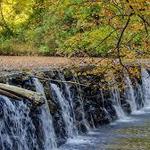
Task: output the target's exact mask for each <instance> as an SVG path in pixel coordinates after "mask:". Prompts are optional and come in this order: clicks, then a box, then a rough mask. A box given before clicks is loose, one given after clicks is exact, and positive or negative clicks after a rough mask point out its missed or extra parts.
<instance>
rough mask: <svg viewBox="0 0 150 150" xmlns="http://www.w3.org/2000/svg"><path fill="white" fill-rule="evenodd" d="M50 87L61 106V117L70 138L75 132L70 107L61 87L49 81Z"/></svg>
mask: <svg viewBox="0 0 150 150" xmlns="http://www.w3.org/2000/svg"><path fill="white" fill-rule="evenodd" d="M51 88H52V92H53V97H54V98H56V101H58V103H59V105H60V107H61V112H62V117H63V120H64V122H65V125H66V130H67V135H68V137H69V138H71V137H73V136H74V135H75V133H76V126H75V124H74V119H73V116H72V112H71V107H70V105H69V102H68V101H67V99H65V97H64V95H63V93H62V91H61V89H60V88H59V87H58V86H57V85H56V84H53V83H51Z"/></svg>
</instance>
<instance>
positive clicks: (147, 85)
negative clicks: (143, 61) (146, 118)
mask: <svg viewBox="0 0 150 150" xmlns="http://www.w3.org/2000/svg"><path fill="white" fill-rule="evenodd" d="M141 72H142V87H143V93H144V107H150V75H149V73H148V71H147V70H146V69H144V68H142V69H141Z"/></svg>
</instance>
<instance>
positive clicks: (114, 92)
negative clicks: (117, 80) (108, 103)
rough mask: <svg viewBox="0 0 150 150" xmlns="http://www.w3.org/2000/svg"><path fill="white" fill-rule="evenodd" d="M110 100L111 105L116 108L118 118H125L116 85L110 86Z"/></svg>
mask: <svg viewBox="0 0 150 150" xmlns="http://www.w3.org/2000/svg"><path fill="white" fill-rule="evenodd" d="M112 100H113V102H114V105H113V106H114V108H115V110H116V113H117V117H118V119H119V120H122V121H123V120H127V119H128V118H127V116H126V114H125V112H124V111H123V109H122V107H121V101H120V92H119V89H118V87H117V86H116V85H115V86H114V87H113V88H112Z"/></svg>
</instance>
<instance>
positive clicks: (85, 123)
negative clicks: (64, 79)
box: [73, 76, 90, 131]
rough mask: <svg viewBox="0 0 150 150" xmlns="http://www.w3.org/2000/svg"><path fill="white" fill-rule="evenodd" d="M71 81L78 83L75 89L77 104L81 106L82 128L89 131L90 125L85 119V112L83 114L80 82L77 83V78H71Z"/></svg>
mask: <svg viewBox="0 0 150 150" xmlns="http://www.w3.org/2000/svg"><path fill="white" fill-rule="evenodd" d="M73 80H74V81H75V82H76V83H78V86H77V85H76V88H77V89H78V102H79V103H80V106H81V108H80V109H81V113H82V122H83V124H84V126H85V127H86V130H87V131H89V130H90V125H89V123H88V122H87V120H86V119H85V112H84V106H83V99H82V96H81V87H80V84H79V83H80V82H79V79H78V78H77V77H75V76H74V77H73Z"/></svg>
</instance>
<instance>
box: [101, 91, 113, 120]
mask: <svg viewBox="0 0 150 150" xmlns="http://www.w3.org/2000/svg"><path fill="white" fill-rule="evenodd" d="M101 97H102V102H103V106H102V107H103V110H104V113H105V114H106V117H107V118H108V120H109V122H111V121H112V118H111V115H110V113H109V112H108V111H107V110H106V108H105V106H104V103H105V99H104V94H103V91H102V90H101Z"/></svg>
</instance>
